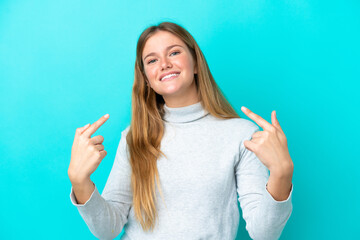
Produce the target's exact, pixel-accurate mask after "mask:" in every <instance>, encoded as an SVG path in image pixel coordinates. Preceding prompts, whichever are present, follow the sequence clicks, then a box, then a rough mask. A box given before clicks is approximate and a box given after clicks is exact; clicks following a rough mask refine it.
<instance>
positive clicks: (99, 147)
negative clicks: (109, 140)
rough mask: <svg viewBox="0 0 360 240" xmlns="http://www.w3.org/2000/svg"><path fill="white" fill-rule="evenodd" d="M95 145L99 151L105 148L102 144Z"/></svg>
mask: <svg viewBox="0 0 360 240" xmlns="http://www.w3.org/2000/svg"><path fill="white" fill-rule="evenodd" d="M94 147H95V149H96V150H98V151H102V150H104V148H105V147H104V145H102V144H96V145H94Z"/></svg>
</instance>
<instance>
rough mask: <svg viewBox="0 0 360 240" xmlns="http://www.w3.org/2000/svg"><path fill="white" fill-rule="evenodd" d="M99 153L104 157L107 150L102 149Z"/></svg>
mask: <svg viewBox="0 0 360 240" xmlns="http://www.w3.org/2000/svg"><path fill="white" fill-rule="evenodd" d="M99 153H100V157H101V159H103V158H104V157H105V156H106V155H107V152H106V151H105V150H102V151H100V152H99Z"/></svg>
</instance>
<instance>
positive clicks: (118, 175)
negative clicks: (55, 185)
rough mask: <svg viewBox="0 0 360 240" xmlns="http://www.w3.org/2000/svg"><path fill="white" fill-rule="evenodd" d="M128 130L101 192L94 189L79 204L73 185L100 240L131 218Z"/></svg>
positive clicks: (115, 232) (111, 235) (113, 234)
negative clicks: (89, 195) (84, 200)
mask: <svg viewBox="0 0 360 240" xmlns="http://www.w3.org/2000/svg"><path fill="white" fill-rule="evenodd" d="M125 132H127V129H125V130H124V131H123V132H122V134H121V139H120V143H119V145H118V148H117V152H116V156H115V160H114V164H113V167H112V169H111V172H110V175H109V177H108V179H107V182H106V185H105V187H104V190H103V192H102V194H101V195H100V193H99V191H98V189H97V187H96V186H95V189H94V192H93V193H92V195H91V197H90V198H89V200H88V201H87V202H86V203H85V204H78V203H77V202H76V198H75V195H74V192H73V189H72V188H71V193H70V199H71V202H72V204H73V205H75V206H76V207H77V209H78V211H79V213H80V215H81V216H82V218H83V219H84V221H85V223H86V224H87V226H88V227H89V229H90V231H91V232H92V233H93V234H94V236H96V237H97V238H99V239H113V238H115V237H116V236H118V235H119V233H120V232H121V231H122V229H123V227H124V225H125V224H126V223H127V221H128V214H129V211H130V207H131V204H132V192H131V185H130V183H131V166H130V164H129V160H128V159H129V158H128V151H127V149H126V148H127V144H126V133H125Z"/></svg>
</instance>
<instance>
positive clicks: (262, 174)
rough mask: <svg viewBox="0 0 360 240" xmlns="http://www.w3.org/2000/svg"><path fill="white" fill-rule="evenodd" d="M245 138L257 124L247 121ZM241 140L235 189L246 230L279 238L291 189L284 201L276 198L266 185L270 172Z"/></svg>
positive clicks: (256, 236) (259, 239)
mask: <svg viewBox="0 0 360 240" xmlns="http://www.w3.org/2000/svg"><path fill="white" fill-rule="evenodd" d="M248 123H249V126H248V128H247V129H246V136H247V137H246V138H244V139H243V141H244V140H250V139H251V136H252V134H254V133H255V132H256V131H259V130H260V129H259V127H258V126H257V125H255V124H254V123H252V122H251V121H248ZM243 141H242V142H241V144H240V149H239V155H240V156H239V158H240V161H239V162H238V164H237V165H236V168H235V172H236V182H237V192H238V195H239V202H240V207H241V209H242V212H243V218H244V220H245V222H246V230H247V231H248V233H249V235H250V237H251V238H252V239H256V240H263V239H278V238H279V237H280V235H281V233H282V230H283V229H284V227H285V224H286V222H287V221H288V219H289V217H290V215H291V212H292V202H291V197H292V191H293V186H291V191H290V194H289V197H288V198H287V199H286V200H283V201H277V200H275V199H274V198H273V197H272V196H271V194H270V193H269V192H268V191H267V189H266V184H267V181H268V179H269V172H268V169H267V168H266V166H265V165H264V164H263V163H262V162H261V161H260V160H259V159H258V158H257V156H256V155H255V154H254V153H253V152H251V151H250V150H248V149H246V148H245V146H244V144H243Z"/></svg>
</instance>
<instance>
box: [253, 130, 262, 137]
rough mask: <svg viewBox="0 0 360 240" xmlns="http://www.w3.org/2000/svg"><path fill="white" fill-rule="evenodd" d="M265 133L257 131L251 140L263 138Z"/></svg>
mask: <svg viewBox="0 0 360 240" xmlns="http://www.w3.org/2000/svg"><path fill="white" fill-rule="evenodd" d="M263 133H264V131H257V132H255V133H254V134H253V135H252V136H251V138H259V137H263Z"/></svg>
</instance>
